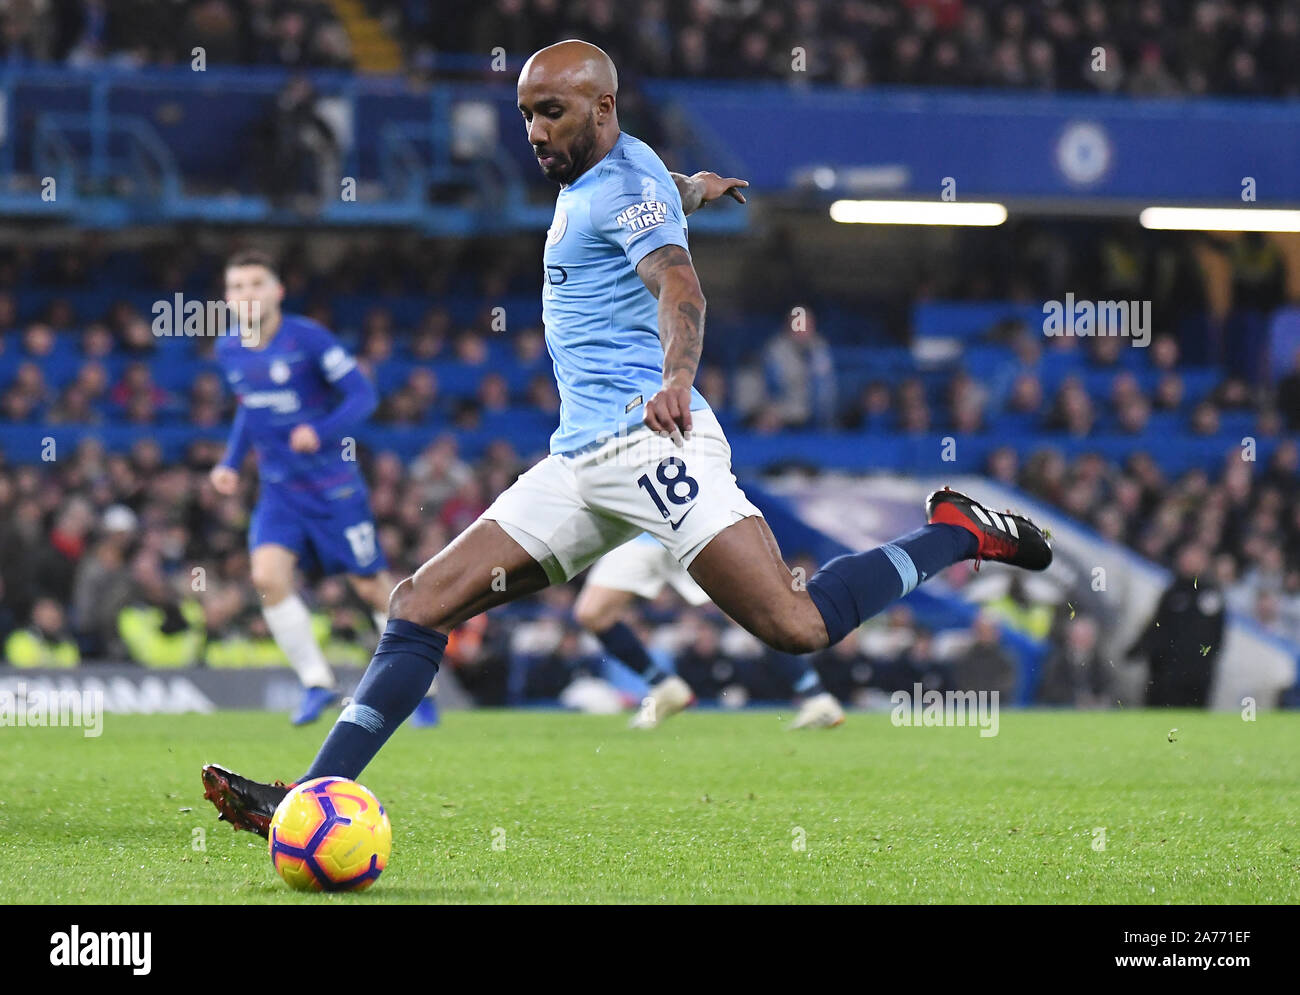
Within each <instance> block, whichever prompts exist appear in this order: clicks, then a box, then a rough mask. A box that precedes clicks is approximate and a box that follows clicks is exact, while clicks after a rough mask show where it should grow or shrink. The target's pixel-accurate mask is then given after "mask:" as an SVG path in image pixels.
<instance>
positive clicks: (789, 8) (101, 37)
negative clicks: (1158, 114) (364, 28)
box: [0, 0, 1300, 97]
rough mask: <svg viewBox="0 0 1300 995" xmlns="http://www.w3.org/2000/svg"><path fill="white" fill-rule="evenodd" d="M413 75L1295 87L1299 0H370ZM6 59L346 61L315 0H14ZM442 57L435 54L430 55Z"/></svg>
mask: <svg viewBox="0 0 1300 995" xmlns="http://www.w3.org/2000/svg"><path fill="white" fill-rule="evenodd" d="M366 7H367V8H368V10H369V12H370V13H371V14H373V15H374V16H375V17H376V18H378V20H379V22H380V23H381V24H383V25H384V26H385V27H386V29H387V30H388V32H389V33H390V35H392V37H394V38H395V39H399V40H400V41H401V42H402V43H403V45H404V46H405V49H406V57H407V64H408V67H409V68H410V69H411V70H412V71H414V72H422V73H430V72H434V73H436V72H438V71H439V67H440V61H439V58H440V56H445V55H448V54H470V55H473V54H477V55H481V56H484V57H485V59H486V57H487V56H488V54H489V53H492V52H493V51H495V50H497V49H502V50H504V51H506V52H507V53H509V54H510V55H512V56H516V57H518V56H522V55H526V54H527V53H529V52H532V51H533V50H535V49H537V48H540V47H542V46H543V45H547V44H550V43H551V42H554V41H558V40H560V39H562V38H568V37H581V38H585V39H587V40H589V41H592V42H594V43H596V44H599V45H601V46H602V47H604V48H605V49H606V50H607V51H609V52H610V54H611V55H612V56H613V57H614V58H615V60H616V62H617V63H618V65H619V67H620V70H621V71H622V72H623V73H624V74H625V75H627V76H628V77H647V76H660V77H662V76H674V77H685V78H728V79H770V80H785V81H789V82H799V81H804V80H812V81H816V82H823V83H830V84H835V85H839V86H844V87H864V86H874V85H885V84H904V85H909V84H915V85H931V86H989V87H1011V88H1016V89H1025V90H1041V91H1046V90H1068V91H1085V92H1102V93H1117V92H1120V93H1129V94H1133V95H1137V96H1156V97H1164V96H1175V95H1180V94H1193V95H1196V94H1234V95H1273V96H1287V95H1295V94H1297V93H1300V65H1298V64H1297V62H1296V60H1295V58H1294V53H1295V51H1296V50H1297V48H1300V6H1298V5H1297V4H1296V3H1295V2H1294V0H1252V2H1245V3H1236V2H1229V0H1188V2H1182V0H1133V2H1124V0H1043V2H1038V3H1027V2H1006V0H908V2H906V3H903V2H895V0H793V2H786V0H643V2H640V3H637V4H632V5H622V4H617V3H615V2H614V0H485V2H484V3H476V4H471V3H465V4H430V3H427V2H425V0H367V2H366ZM2 16H3V31H2V32H0V43H2V44H3V52H4V54H5V55H7V56H8V57H9V58H11V59H38V60H40V59H46V60H48V59H54V60H62V61H67V62H71V63H73V64H88V63H93V62H97V61H103V60H108V61H117V62H125V63H127V64H133V65H141V64H171V63H184V62H188V61H189V60H190V58H191V55H190V53H191V51H192V49H193V47H194V46H196V45H198V46H203V47H204V48H205V49H206V51H207V53H208V58H209V59H210V60H211V61H212V62H214V63H239V64H250V63H259V64H268V65H285V66H296V67H305V66H346V65H348V64H349V63H350V60H351V55H350V51H349V42H348V36H347V33H346V31H345V30H344V29H343V27H342V26H341V25H340V24H339V22H338V21H337V20H336V19H335V18H334V14H333V11H332V9H331V5H330V4H329V3H328V2H326V0H113V3H111V4H110V3H108V0H78V2H68V3H55V2H54V0H10V2H8V3H7V4H5V5H4V8H3V15H2ZM442 63H443V64H445V63H446V60H445V59H443V60H442Z"/></svg>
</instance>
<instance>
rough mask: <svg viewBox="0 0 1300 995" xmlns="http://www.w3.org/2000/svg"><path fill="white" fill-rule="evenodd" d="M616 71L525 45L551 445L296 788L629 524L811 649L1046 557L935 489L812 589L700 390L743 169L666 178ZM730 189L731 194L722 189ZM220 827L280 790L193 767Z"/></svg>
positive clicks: (570, 53)
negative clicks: (552, 401)
mask: <svg viewBox="0 0 1300 995" xmlns="http://www.w3.org/2000/svg"><path fill="white" fill-rule="evenodd" d="M617 91H618V76H617V73H616V71H615V69H614V64H613V63H612V62H611V61H610V59H609V57H608V56H607V55H606V54H605V53H604V52H602V51H601V50H600V49H599V48H596V47H595V46H594V45H589V44H587V43H586V42H581V41H566V42H560V43H559V44H556V45H551V46H549V47H547V48H544V49H542V50H541V51H539V52H536V53H534V54H533V56H532V57H531V58H530V59H529V60H528V62H527V63H526V64H525V65H524V68H523V71H522V72H521V73H520V76H519V85H518V103H519V111H520V114H521V115H522V116H523V120H524V124H525V126H526V128H527V134H528V142H529V144H530V145H531V146H532V148H533V151H534V153H535V154H536V156H537V162H538V164H539V165H540V166H541V168H542V172H543V173H544V174H545V175H546V176H547V177H548V178H550V179H552V180H555V181H556V182H558V183H559V184H560V185H561V188H560V195H559V198H558V199H557V201H556V205H555V216H554V220H553V221H552V224H551V228H550V231H549V232H548V233H547V237H546V247H545V251H544V253H543V263H544V265H545V284H544V287H543V291H542V316H543V320H544V323H545V326H546V342H547V346H548V347H549V349H550V352H551V357H552V358H553V359H554V361H555V376H556V380H557V381H558V382H559V387H560V399H561V409H560V427H559V429H558V431H556V433H555V435H554V437H553V438H552V439H551V455H549V456H547V457H546V458H545V459H543V460H542V461H541V462H540V463H538V464H537V465H536V466H534V467H533V468H532V469H531V470H529V471H528V472H527V473H525V474H524V475H523V476H522V477H520V478H519V480H517V481H516V482H515V483H514V484H513V485H512V486H511V487H510V488H508V489H507V490H506V491H505V492H504V493H503V494H502V495H501V496H500V497H499V498H497V500H496V501H495V502H494V503H493V504H492V506H491V507H490V508H488V510H487V511H485V512H484V513H483V515H482V516H481V517H480V518H479V520H478V521H477V522H475V523H474V524H473V525H471V526H470V527H469V528H468V529H466V530H465V531H464V532H462V533H461V534H460V535H459V536H458V537H457V538H456V540H455V541H454V542H452V543H451V544H450V545H448V546H447V548H446V549H444V550H442V552H440V553H438V555H437V556H435V557H433V558H432V559H431V560H429V561H428V562H427V563H425V564H424V565H423V566H421V567H420V569H419V570H417V571H416V572H415V574H414V575H413V576H411V577H408V578H407V579H405V580H403V581H402V582H401V583H400V584H398V585H397V587H396V588H395V589H394V591H393V595H392V598H391V599H390V601H389V614H390V618H389V621H388V627H387V629H385V631H384V635H383V637H382V638H381V639H380V641H379V647H378V648H377V649H376V650H375V656H374V659H373V660H372V661H371V664H370V667H369V668H368V669H367V671H366V674H365V677H363V678H362V680H361V683H360V685H358V687H357V690H356V694H355V696H354V697H353V700H352V704H351V705H349V706H348V707H347V708H345V709H344V710H343V713H342V715H340V716H339V719H338V721H337V722H336V723H335V724H334V728H333V729H331V730H330V733H329V735H328V736H327V737H326V739H325V743H324V745H322V747H321V749H320V752H319V753H317V755H316V759H315V760H314V761H313V762H312V765H311V768H310V770H308V771H307V772H306V773H305V774H304V775H303V776H302V778H301V779H300V780H307V779H310V778H316V777H323V776H327V775H337V776H341V777H347V778H351V779H355V778H356V777H357V776H358V775H359V774H360V773H361V771H362V770H363V769H364V768H365V767H366V765H367V764H368V763H369V762H370V760H371V759H372V758H373V757H374V755H375V754H376V753H377V752H378V751H379V749H380V748H381V747H382V746H383V744H384V743H385V742H387V740H388V738H389V736H391V735H392V733H393V732H394V731H395V730H396V729H397V727H398V726H399V725H400V724H401V723H402V721H403V720H404V719H405V718H406V716H407V715H409V714H410V713H411V711H412V710H413V709H414V708H415V707H416V705H417V704H418V703H419V701H420V698H421V696H422V695H423V694H424V692H425V690H426V689H427V688H428V687H429V683H430V682H431V681H432V680H433V678H434V675H435V674H436V673H437V668H438V664H439V663H440V661H441V660H442V654H443V650H444V649H445V648H446V645H447V633H449V632H450V631H451V630H452V628H454V627H455V626H457V625H459V624H460V623H461V622H463V621H465V620H466V619H469V618H472V617H474V616H475V615H478V614H479V613H480V612H483V611H486V610H487V609H489V608H492V607H493V606H495V605H499V604H503V603H505V602H507V601H512V600H514V599H515V598H520V597H523V596H524V595H528V594H533V593H535V592H537V591H540V590H541V589H543V588H544V587H546V586H547V585H549V584H552V583H556V582H560V581H564V580H568V579H569V578H571V577H573V576H574V575H576V574H577V573H578V572H579V571H581V570H582V569H584V568H585V567H587V566H588V565H589V564H591V563H592V562H593V561H595V560H596V559H597V558H598V557H600V556H601V555H603V554H604V553H606V552H608V551H609V550H611V549H613V548H615V547H616V546H620V545H622V544H623V543H625V542H627V541H628V540H629V539H632V538H633V537H635V536H636V535H638V534H639V533H641V532H648V533H650V534H651V535H653V536H654V537H655V538H656V539H658V540H659V542H660V543H662V544H663V545H664V547H665V548H667V549H668V550H669V551H670V552H671V553H672V555H673V556H674V557H675V558H676V559H677V561H678V562H679V563H681V564H682V566H683V567H685V568H686V569H687V570H688V571H689V572H690V575H691V577H692V578H694V580H695V582H696V583H697V584H699V586H700V587H701V588H702V589H703V590H704V591H705V593H707V594H708V596H709V598H710V599H711V600H712V601H713V603H714V604H716V605H717V606H718V607H719V608H721V609H722V610H723V611H724V612H726V614H728V615H729V616H731V618H733V619H734V620H735V621H736V622H737V623H739V624H740V625H741V626H742V627H744V628H745V629H748V630H749V631H750V632H751V633H753V634H754V635H755V636H757V637H758V638H759V639H760V640H762V641H763V642H764V643H766V644H767V645H769V646H771V647H772V648H774V649H776V650H779V651H781V652H785V653H794V654H803V653H813V652H816V651H818V650H821V649H824V648H826V647H827V646H829V645H832V644H834V643H837V642H839V641H840V640H841V639H843V638H844V637H845V636H846V635H848V634H849V633H850V632H852V631H853V630H854V629H856V628H857V627H858V625H859V624H861V622H862V621H864V620H865V619H867V618H869V617H871V616H872V615H874V614H876V613H877V612H879V611H880V610H881V609H883V608H884V607H886V606H887V605H889V604H890V603H891V602H893V601H895V600H896V599H898V598H899V597H902V596H903V595H905V594H907V593H908V592H909V591H911V590H912V589H913V588H914V587H916V585H917V584H918V583H920V582H921V581H923V580H924V579H926V578H927V577H932V576H934V575H935V574H937V573H938V572H939V571H940V570H942V569H944V568H945V567H948V566H950V565H952V564H953V563H956V562H957V561H959V560H963V559H970V558H972V557H975V558H984V559H996V560H1001V561H1004V562H1008V563H1013V564H1017V565H1019V566H1023V567H1027V568H1029V569H1035V570H1042V569H1045V568H1046V567H1047V565H1048V564H1049V563H1050V562H1051V548H1050V546H1049V545H1048V544H1047V541H1046V539H1045V538H1044V536H1043V534H1042V532H1041V531H1040V530H1039V529H1038V528H1037V527H1036V526H1035V525H1034V524H1033V523H1032V522H1030V521H1029V520H1028V519H1027V518H1023V517H1020V516H1015V515H1010V514H1008V515H1006V516H1005V517H1004V516H1003V515H1001V514H1000V513H998V512H994V511H991V510H990V509H987V508H984V507H983V506H982V505H979V504H978V503H976V502H975V501H973V500H972V499H971V498H969V497H966V496H965V495H963V494H958V493H957V492H955V491H951V490H947V489H945V490H943V491H936V492H935V493H934V494H932V495H930V498H929V500H928V501H927V504H926V510H927V517H928V519H929V522H930V524H927V525H925V526H923V527H921V528H919V529H917V530H915V531H914V532H911V533H909V534H907V535H905V536H901V537H900V538H898V539H896V540H894V541H893V542H890V543H886V544H885V545H884V546H880V547H878V548H876V549H872V550H868V551H866V552H863V553H852V554H848V555H845V556H840V557H837V558H836V559H834V560H831V561H830V562H829V563H827V564H825V565H824V566H822V568H821V569H820V570H819V571H817V573H816V574H814V575H813V576H812V577H811V578H810V579H809V580H808V581H807V582H806V583H803V582H801V580H800V578H799V577H798V576H796V575H794V574H792V572H791V570H790V568H789V567H788V566H786V564H785V561H784V560H782V558H781V552H780V549H779V548H778V546H777V543H776V539H775V538H774V537H773V536H772V532H771V530H770V529H769V528H768V527H767V523H766V522H765V521H764V520H763V517H762V515H761V514H760V513H759V511H758V509H757V508H755V507H754V506H753V505H752V504H750V502H749V501H748V499H746V497H745V495H744V494H743V493H742V492H741V490H740V488H739V487H738V486H737V485H736V478H735V477H734V476H733V475H732V473H731V449H730V446H728V444H727V440H726V436H725V435H724V434H723V432H722V429H721V427H720V426H719V425H718V420H717V418H715V417H714V415H713V412H712V411H710V410H709V406H708V404H706V403H705V400H704V398H702V397H701V396H700V394H699V392H698V391H696V390H695V388H694V386H693V384H694V381H695V372H696V367H697V366H698V365H699V360H700V347H701V343H702V340H703V334H704V295H703V293H702V292H701V290H700V283H699V279H698V278H697V277H696V274H695V267H694V266H693V264H692V263H691V255H690V252H688V251H687V247H686V244H687V243H686V221H685V216H686V215H687V214H689V213H690V212H691V211H692V210H694V209H695V208H697V207H699V206H700V204H702V203H705V202H707V201H709V200H712V199H714V198H716V197H719V196H722V195H723V194H724V193H728V192H730V193H733V194H734V193H737V191H736V189H735V188H736V187H737V186H741V185H744V184H743V181H739V180H724V179H721V178H719V177H717V176H714V175H713V174H696V176H694V177H690V178H688V177H684V176H682V177H675V176H673V175H670V174H669V172H668V170H667V169H665V168H664V165H663V163H662V162H661V161H660V160H659V157H658V156H656V155H655V153H654V151H653V150H651V149H650V148H649V147H648V146H646V145H645V144H644V143H642V142H639V141H637V140H636V139H635V138H633V137H632V136H630V135H626V134H623V133H622V132H621V131H620V130H619V127H618V114H617V110H616V98H615V95H616V93H617ZM737 199H739V198H737ZM203 780H204V791H205V795H206V797H208V798H209V799H210V800H211V801H212V802H213V803H214V804H215V805H216V807H217V809H218V811H219V812H220V814H221V817H222V818H223V819H226V820H228V821H230V822H231V823H232V824H233V825H234V826H235V827H236V828H240V829H248V830H251V831H254V832H258V833H261V834H262V835H266V833H267V831H268V826H269V824H270V819H271V815H272V814H273V813H274V811H275V806H276V805H277V804H278V803H279V801H280V799H281V798H283V797H284V795H285V793H286V791H287V788H286V787H285V786H284V785H283V784H264V783H261V782H257V781H252V780H250V779H248V778H245V777H242V776H240V775H238V774H235V773H233V772H232V771H230V770H227V769H226V768H223V767H218V766H216V765H209V766H208V767H205V768H204V769H203Z"/></svg>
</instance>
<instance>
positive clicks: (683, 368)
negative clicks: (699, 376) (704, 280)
mask: <svg viewBox="0 0 1300 995" xmlns="http://www.w3.org/2000/svg"><path fill="white" fill-rule="evenodd" d="M702 303H703V302H701V304H696V303H695V302H694V301H692V300H683V301H678V303H677V314H676V319H677V320H676V321H673V322H671V323H670V327H669V329H668V330H667V331H665V329H664V327H663V325H664V322H663V318H662V313H661V317H660V321H659V338H660V341H662V342H663V344H664V382H665V383H667V382H668V381H670V380H675V379H677V377H678V375H679V374H681V375H684V376H685V378H686V381H687V383H694V382H695V371H696V370H697V369H698V368H699V365H700V350H701V348H702V347H703V345H704V311H703V308H702V306H701V305H702ZM660 310H661V312H662V308H661V309H660Z"/></svg>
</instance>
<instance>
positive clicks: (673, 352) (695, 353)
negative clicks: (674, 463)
mask: <svg viewBox="0 0 1300 995" xmlns="http://www.w3.org/2000/svg"><path fill="white" fill-rule="evenodd" d="M636 272H637V276H639V277H641V282H643V283H644V284H645V285H646V287H647V288H648V289H649V291H650V293H652V294H654V295H655V297H656V298H658V300H659V341H660V342H662V343H663V347H664V386H663V389H662V390H660V391H658V392H657V393H656V394H655V395H654V397H652V398H650V400H649V401H648V402H647V404H646V406H645V417H644V421H645V424H646V425H647V426H648V427H649V428H650V429H652V430H653V431H655V432H658V433H660V434H661V435H667V436H671V437H672V439H673V441H674V442H676V443H677V444H678V445H681V442H682V436H683V435H684V434H685V433H687V432H689V431H690V430H691V385H692V384H693V383H695V371H696V369H698V367H699V365H700V349H701V348H702V347H703V344H704V307H705V302H704V292H703V291H702V290H701V289H700V278H699V277H698V276H697V275H696V273H695V264H694V263H692V262H691V254H690V253H689V252H687V251H686V250H685V249H683V248H682V247H681V246H680V245H665V246H663V247H662V248H658V249H655V250H654V252H651V253H650V254H649V255H647V256H646V257H645V258H644V259H642V260H641V262H640V263H639V264H638V265H637V268H636Z"/></svg>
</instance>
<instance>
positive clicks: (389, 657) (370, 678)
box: [298, 618, 447, 784]
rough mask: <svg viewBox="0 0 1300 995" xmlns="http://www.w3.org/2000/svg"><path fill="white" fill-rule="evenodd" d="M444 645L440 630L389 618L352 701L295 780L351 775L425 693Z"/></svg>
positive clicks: (375, 750) (355, 772) (400, 722)
mask: <svg viewBox="0 0 1300 995" xmlns="http://www.w3.org/2000/svg"><path fill="white" fill-rule="evenodd" d="M446 648H447V637H446V636H444V635H443V634H442V633H441V632H435V631H434V630H433V629H427V628H425V627H424V626H423V625H416V624H415V623H414V622H408V621H406V619H402V618H390V619H389V620H388V626H387V628H385V629H384V634H383V635H382V636H381V637H380V639H379V645H378V646H377V647H376V648H375V655H374V658H373V659H372V660H371V661H370V666H369V667H367V668H366V672H365V674H364V675H363V676H362V678H361V683H360V684H358V685H357V690H356V692H355V693H354V694H353V695H352V704H350V705H348V707H347V708H345V709H343V714H342V715H340V716H339V718H338V721H337V722H335V723H334V728H333V729H331V730H330V734H329V735H328V736H326V737H325V743H324V745H322V746H321V748H320V752H319V753H317V754H316V759H315V760H313V761H312V765H311V769H310V770H308V771H307V773H306V774H304V775H303V776H302V777H300V778H299V779H298V783H299V784H301V783H302V782H303V781H310V780H311V779H312V778H314V777H330V776H337V777H346V778H350V779H352V780H355V779H356V778H357V775H359V774H360V773H361V772H362V771H363V770H365V767H366V764H368V763H370V761H371V760H372V759H374V756H375V754H376V753H378V752H379V750H380V747H382V746H383V745H384V744H385V743H386V742H388V737H389V736H391V735H392V734H393V733H394V732H395V731H396V729H397V727H398V726H400V725H401V724H402V722H403V721H404V720H405V719H406V717H407V716H408V715H410V714H411V713H412V712H413V711H415V706H416V705H418V704H419V703H420V701H421V699H423V698H424V695H425V693H426V692H427V691H428V690H429V685H430V684H432V683H433V678H434V676H435V675H436V674H437V673H438V664H439V663H440V662H441V661H442V651H443V650H445V649H446Z"/></svg>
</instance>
